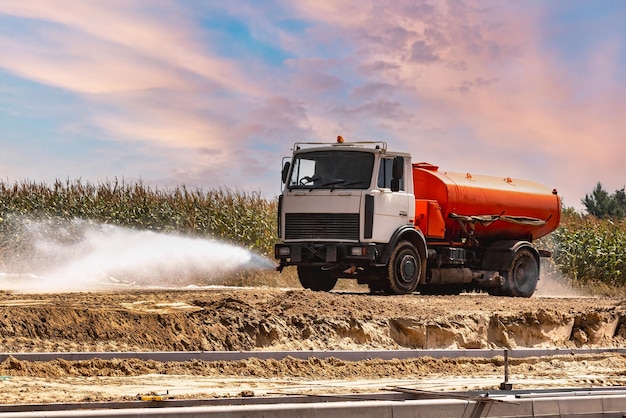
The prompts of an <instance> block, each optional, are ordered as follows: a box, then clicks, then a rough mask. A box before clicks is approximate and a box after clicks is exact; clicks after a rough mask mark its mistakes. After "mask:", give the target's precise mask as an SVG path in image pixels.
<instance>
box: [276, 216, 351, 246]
mask: <svg viewBox="0 0 626 418" xmlns="http://www.w3.org/2000/svg"><path fill="white" fill-rule="evenodd" d="M285 224H286V225H285V239H342V240H354V241H358V240H359V214H358V213H287V214H286V215H285Z"/></svg>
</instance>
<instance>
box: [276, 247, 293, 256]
mask: <svg viewBox="0 0 626 418" xmlns="http://www.w3.org/2000/svg"><path fill="white" fill-rule="evenodd" d="M290 254H291V248H289V247H278V255H279V256H280V257H288V256H289V255H290Z"/></svg>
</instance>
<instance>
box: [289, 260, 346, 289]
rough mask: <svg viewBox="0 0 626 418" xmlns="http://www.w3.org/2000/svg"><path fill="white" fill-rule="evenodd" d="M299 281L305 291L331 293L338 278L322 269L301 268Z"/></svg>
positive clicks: (299, 268)
mask: <svg viewBox="0 0 626 418" xmlns="http://www.w3.org/2000/svg"><path fill="white" fill-rule="evenodd" d="M298 279H299V280H300V284H301V285H302V287H304V288H305V289H311V290H314V291H316V292H330V291H331V290H333V288H334V287H335V285H336V284H337V279H338V277H337V276H334V275H332V274H331V273H330V272H329V271H327V270H323V269H322V268H321V267H310V266H299V267H298Z"/></svg>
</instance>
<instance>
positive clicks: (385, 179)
mask: <svg viewBox="0 0 626 418" xmlns="http://www.w3.org/2000/svg"><path fill="white" fill-rule="evenodd" d="M392 179H393V158H381V159H380V167H379V170H378V187H380V188H381V189H391V180H392ZM400 190H404V179H400Z"/></svg>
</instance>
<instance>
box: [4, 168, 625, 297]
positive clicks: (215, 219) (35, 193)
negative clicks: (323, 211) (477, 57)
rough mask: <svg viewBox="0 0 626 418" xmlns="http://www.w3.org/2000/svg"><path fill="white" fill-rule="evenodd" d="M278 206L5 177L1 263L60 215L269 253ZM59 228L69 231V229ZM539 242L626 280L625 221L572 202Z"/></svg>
mask: <svg viewBox="0 0 626 418" xmlns="http://www.w3.org/2000/svg"><path fill="white" fill-rule="evenodd" d="M276 210H277V202H276V200H267V199H265V198H262V197H260V195H259V194H248V193H243V192H238V191H232V190H229V189H216V190H209V191H206V192H205V191H202V190H199V189H195V190H189V189H187V188H186V187H184V186H180V187H176V188H174V189H172V190H168V189H165V190H163V189H157V188H151V187H148V186H146V185H144V184H142V183H141V182H139V183H126V182H124V181H118V180H114V181H109V182H105V183H100V184H91V183H84V182H81V181H66V182H60V181H57V182H55V183H54V184H53V185H52V186H48V185H46V184H42V183H35V182H21V183H14V184H7V183H4V182H0V262H1V260H2V255H3V253H5V254H6V253H13V254H15V253H19V252H20V246H21V245H22V244H23V243H22V242H21V235H22V232H23V231H20V228H23V226H24V222H23V219H24V218H28V219H32V220H37V221H42V220H44V221H50V225H51V226H50V228H53V225H54V222H55V220H65V221H71V220H76V219H80V220H88V221H92V222H97V223H102V224H110V225H118V226H124V227H129V228H136V229H144V230H153V231H161V232H171V233H179V234H184V235H191V236H201V237H211V238H216V239H219V240H222V241H226V242H229V243H233V244H237V245H241V246H244V247H246V248H249V249H251V250H253V251H255V252H257V253H259V254H262V255H267V256H270V257H271V255H272V254H273V245H274V243H275V242H276ZM18 218H19V219H20V220H19V222H18V221H17V219H18ZM66 225H67V224H66ZM60 230H61V231H62V233H63V234H68V235H71V228H67V227H65V228H62V229H60ZM68 231H70V232H69V233H68ZM58 238H59V239H68V240H70V239H72V237H71V236H68V237H58ZM24 245H26V244H24ZM538 246H539V247H542V248H546V249H549V250H551V251H552V252H553V257H552V259H551V264H552V265H551V267H552V268H553V269H555V270H558V271H560V272H561V273H562V274H564V275H565V276H567V277H568V278H569V279H570V281H571V282H572V283H574V284H578V285H585V284H588V283H603V284H605V285H606V286H608V287H614V288H617V287H623V286H624V285H626V220H621V221H618V220H615V221H608V220H599V219H597V218H595V217H593V216H583V215H580V214H578V213H576V212H575V211H573V210H569V209H566V210H565V211H564V213H563V217H562V221H561V225H560V226H559V228H558V229H557V230H556V231H555V232H553V233H552V234H550V235H548V236H547V237H544V238H542V239H541V240H540V241H539V242H538ZM0 266H1V264H0Z"/></svg>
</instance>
